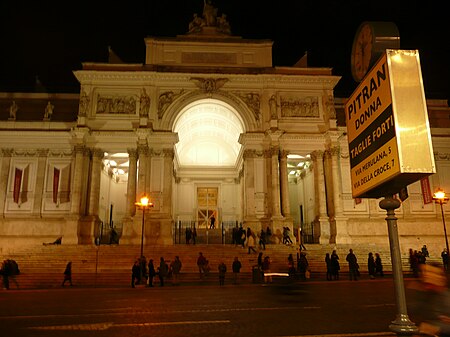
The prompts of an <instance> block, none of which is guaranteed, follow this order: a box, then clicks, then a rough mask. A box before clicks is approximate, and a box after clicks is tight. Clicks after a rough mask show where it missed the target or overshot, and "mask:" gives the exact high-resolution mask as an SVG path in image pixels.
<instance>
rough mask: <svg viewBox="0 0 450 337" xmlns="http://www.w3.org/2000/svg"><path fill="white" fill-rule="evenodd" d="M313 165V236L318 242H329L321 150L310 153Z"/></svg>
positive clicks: (328, 223)
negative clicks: (314, 214) (314, 206)
mask: <svg viewBox="0 0 450 337" xmlns="http://www.w3.org/2000/svg"><path fill="white" fill-rule="evenodd" d="M311 158H312V160H313V165H314V190H315V205H316V220H315V228H314V229H315V230H314V236H315V237H316V239H317V238H318V239H319V243H321V244H328V243H330V222H329V219H328V216H327V199H326V194H325V177H324V170H323V151H314V152H313V153H311Z"/></svg>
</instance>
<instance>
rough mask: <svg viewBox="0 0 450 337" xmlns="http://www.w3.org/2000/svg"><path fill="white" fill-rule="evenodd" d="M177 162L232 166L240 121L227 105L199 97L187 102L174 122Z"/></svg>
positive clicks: (238, 146) (237, 155) (236, 155)
mask: <svg viewBox="0 0 450 337" xmlns="http://www.w3.org/2000/svg"><path fill="white" fill-rule="evenodd" d="M173 130H174V132H177V133H178V139H179V142H178V143H177V144H176V146H175V147H176V152H177V157H178V163H179V165H180V166H221V167H223V166H235V165H236V161H237V159H238V157H239V152H240V150H241V144H239V142H238V139H239V136H240V134H241V133H243V132H244V127H243V122H242V119H241V118H240V116H239V115H238V113H237V112H236V110H234V109H233V108H232V107H231V106H230V105H228V104H226V103H224V102H222V101H219V100H215V99H202V100H199V101H196V102H193V103H191V104H189V105H188V106H186V107H185V108H184V109H183V110H182V111H181V112H180V114H179V116H178V118H177V120H176V121H175V123H174V128H173Z"/></svg>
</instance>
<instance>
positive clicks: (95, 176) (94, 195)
mask: <svg viewBox="0 0 450 337" xmlns="http://www.w3.org/2000/svg"><path fill="white" fill-rule="evenodd" d="M103 155H104V152H103V150H100V149H94V150H93V153H92V170H91V188H90V190H89V211H88V214H89V215H91V216H94V217H96V218H97V217H98V210H99V198H100V177H101V172H102V159H103Z"/></svg>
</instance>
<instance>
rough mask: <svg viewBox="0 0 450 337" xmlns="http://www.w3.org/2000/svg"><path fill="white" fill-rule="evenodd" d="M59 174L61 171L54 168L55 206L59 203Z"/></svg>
mask: <svg viewBox="0 0 450 337" xmlns="http://www.w3.org/2000/svg"><path fill="white" fill-rule="evenodd" d="M59 174H60V170H58V169H57V168H56V167H55V168H53V202H54V203H55V204H56V203H57V202H58V190H59Z"/></svg>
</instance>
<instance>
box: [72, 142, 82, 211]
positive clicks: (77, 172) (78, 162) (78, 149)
mask: <svg viewBox="0 0 450 337" xmlns="http://www.w3.org/2000/svg"><path fill="white" fill-rule="evenodd" d="M74 151H75V169H74V174H73V183H72V193H71V196H72V202H71V205H70V213H72V214H80V205H81V191H82V184H83V167H84V151H85V147H84V145H75V147H74Z"/></svg>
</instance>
